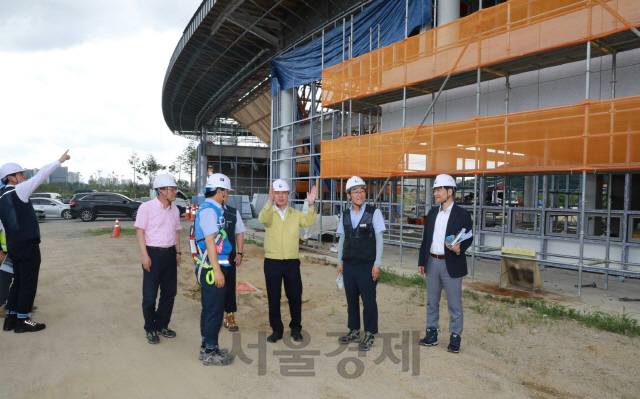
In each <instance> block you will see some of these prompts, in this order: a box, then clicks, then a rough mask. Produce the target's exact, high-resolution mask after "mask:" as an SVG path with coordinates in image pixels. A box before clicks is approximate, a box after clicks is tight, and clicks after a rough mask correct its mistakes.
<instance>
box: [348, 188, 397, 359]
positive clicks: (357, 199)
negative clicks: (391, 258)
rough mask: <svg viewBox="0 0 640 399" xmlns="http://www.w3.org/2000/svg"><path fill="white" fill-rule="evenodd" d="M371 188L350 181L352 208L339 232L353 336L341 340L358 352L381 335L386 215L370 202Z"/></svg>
mask: <svg viewBox="0 0 640 399" xmlns="http://www.w3.org/2000/svg"><path fill="white" fill-rule="evenodd" d="M366 188H367V185H366V184H365V182H364V180H362V179H361V178H359V177H358V176H353V177H352V178H350V179H349V180H347V189H346V191H347V197H348V198H349V199H350V200H351V207H350V208H349V209H346V210H344V212H342V215H340V222H339V223H338V230H337V231H336V233H337V234H338V235H339V236H340V241H339V243H338V274H339V275H342V276H343V279H344V291H345V294H346V295H347V313H348V314H349V319H348V322H347V326H348V327H349V332H348V333H347V334H346V335H344V336H342V337H339V338H338V342H340V343H341V344H348V343H350V342H360V344H359V345H358V349H360V350H363V351H368V350H369V349H371V347H372V346H373V343H374V334H377V333H378V304H377V302H376V286H377V284H378V276H379V275H380V266H381V265H382V248H383V238H382V232H383V231H385V230H386V228H385V226H384V219H383V217H382V212H380V210H379V209H376V208H375V207H373V206H371V205H367V204H365V202H366V200H367V191H366ZM360 298H362V306H363V319H364V330H365V334H364V340H362V341H361V340H360Z"/></svg>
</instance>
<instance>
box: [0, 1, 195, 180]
mask: <svg viewBox="0 0 640 399" xmlns="http://www.w3.org/2000/svg"><path fill="white" fill-rule="evenodd" d="M199 5H200V0H153V1H148V0H91V1H86V0H30V1H23V0H12V1H5V0H3V1H0V93H1V95H0V120H1V121H2V122H1V124H0V132H1V133H0V136H1V137H2V139H1V141H0V143H1V144H0V149H2V156H0V164H3V163H6V162H17V163H19V164H21V165H22V166H23V167H25V168H39V167H41V166H42V165H45V164H48V163H51V162H53V161H55V160H56V159H58V158H59V157H60V155H62V153H63V152H64V151H65V150H67V149H69V155H71V160H70V161H67V162H66V163H65V164H64V166H67V167H68V168H69V170H70V171H73V172H80V173H81V174H82V179H83V180H84V181H87V180H88V178H89V176H90V175H97V171H98V170H101V171H102V172H101V176H106V175H108V174H111V173H114V174H115V175H118V176H121V178H132V175H133V172H132V170H131V167H130V165H129V163H128V162H127V160H128V159H129V157H130V156H131V153H132V151H136V152H137V153H138V154H139V155H140V157H141V158H143V159H144V158H146V157H147V156H148V155H149V154H153V155H154V156H155V157H156V159H157V160H158V161H159V162H160V163H162V164H163V165H169V164H171V163H172V162H173V161H174V160H175V159H176V158H177V156H178V155H179V154H180V153H181V152H182V151H183V150H184V148H186V146H187V145H188V143H189V142H188V140H186V139H184V138H181V137H178V136H175V135H174V134H172V132H171V131H170V130H169V129H168V127H167V126H166V124H165V123H164V119H163V117H162V108H161V96H162V83H163V80H164V75H165V73H166V70H167V66H168V64H169V59H170V58H171V55H172V54H173V50H174V49H175V46H176V44H177V43H178V41H179V40H180V38H181V36H182V31H183V30H184V28H185V27H186V25H187V23H188V22H189V20H190V19H191V17H192V16H193V14H194V13H195V11H196V10H197V8H198V6H199Z"/></svg>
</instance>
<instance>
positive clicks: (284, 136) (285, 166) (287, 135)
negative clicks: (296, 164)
mask: <svg viewBox="0 0 640 399" xmlns="http://www.w3.org/2000/svg"><path fill="white" fill-rule="evenodd" d="M293 90H294V89H288V90H282V91H281V92H280V124H281V125H285V124H287V123H291V122H293V117H294V114H293ZM292 138H293V126H287V127H283V128H282V129H280V140H279V143H280V147H279V148H278V149H283V148H288V147H291V145H292V144H291V143H292ZM278 154H279V155H278V159H282V158H290V157H292V156H293V155H294V154H293V151H279V152H278ZM277 168H278V177H279V178H280V179H283V180H286V181H288V182H289V184H290V186H291V188H292V189H293V186H294V184H293V182H292V181H291V177H292V171H293V167H292V160H290V159H289V160H283V161H279V162H278V166H277Z"/></svg>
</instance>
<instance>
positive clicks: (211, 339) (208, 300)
mask: <svg viewBox="0 0 640 399" xmlns="http://www.w3.org/2000/svg"><path fill="white" fill-rule="evenodd" d="M232 267H233V266H228V267H225V266H220V270H221V271H222V274H224V279H225V282H224V285H223V286H222V287H221V288H218V287H216V284H215V282H214V283H213V284H209V283H207V271H208V270H210V269H203V270H202V272H201V273H200V284H201V285H202V290H201V291H200V297H201V299H202V311H201V312H200V334H201V335H202V336H203V337H204V342H205V344H207V345H213V346H214V347H215V346H217V345H218V334H219V333H220V328H222V319H223V318H224V297H225V295H226V293H227V275H228V273H229V269H231V268H232ZM212 273H213V271H212Z"/></svg>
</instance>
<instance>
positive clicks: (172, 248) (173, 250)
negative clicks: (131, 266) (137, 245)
mask: <svg viewBox="0 0 640 399" xmlns="http://www.w3.org/2000/svg"><path fill="white" fill-rule="evenodd" d="M147 249H154V250H156V251H162V252H176V246H175V245H172V246H170V247H168V248H162V247H150V246H149V245H147Z"/></svg>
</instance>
